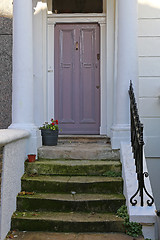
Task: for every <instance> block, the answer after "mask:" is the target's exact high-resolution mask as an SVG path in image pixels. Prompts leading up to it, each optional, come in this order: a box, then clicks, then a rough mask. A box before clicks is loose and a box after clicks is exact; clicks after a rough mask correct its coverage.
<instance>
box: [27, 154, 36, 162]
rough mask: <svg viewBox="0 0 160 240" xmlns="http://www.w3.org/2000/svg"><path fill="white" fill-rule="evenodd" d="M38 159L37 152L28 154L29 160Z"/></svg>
mask: <svg viewBox="0 0 160 240" xmlns="http://www.w3.org/2000/svg"><path fill="white" fill-rule="evenodd" d="M35 160H36V154H29V155H28V161H29V162H35Z"/></svg>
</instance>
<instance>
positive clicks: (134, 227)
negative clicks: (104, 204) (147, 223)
mask: <svg viewBox="0 0 160 240" xmlns="http://www.w3.org/2000/svg"><path fill="white" fill-rule="evenodd" d="M117 215H118V217H121V218H123V219H124V227H125V230H126V234H127V235H129V236H132V237H138V236H142V226H141V224H140V223H136V222H130V221H129V215H128V212H127V207H126V206H125V205H124V206H122V207H120V208H119V209H118V211H117Z"/></svg>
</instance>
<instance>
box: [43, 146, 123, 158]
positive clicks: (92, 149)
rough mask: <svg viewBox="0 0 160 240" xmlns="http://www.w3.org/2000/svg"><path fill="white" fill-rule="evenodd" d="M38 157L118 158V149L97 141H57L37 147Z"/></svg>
mask: <svg viewBox="0 0 160 240" xmlns="http://www.w3.org/2000/svg"><path fill="white" fill-rule="evenodd" d="M38 158H39V159H68V160H69V159H72V160H77V159H83V160H87V159H88V160H101V159H103V160H109V161H111V160H114V161H116V160H119V159H120V156H119V151H118V150H113V149H112V148H111V145H110V144H106V143H105V144H100V143H99V144H98V143H88V144H87V143H64V144H63V143H59V144H58V145H57V146H42V147H41V148H39V149H38Z"/></svg>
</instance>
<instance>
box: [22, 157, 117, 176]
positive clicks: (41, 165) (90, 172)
mask: <svg viewBox="0 0 160 240" xmlns="http://www.w3.org/2000/svg"><path fill="white" fill-rule="evenodd" d="M25 171H26V173H27V174H38V175H65V176H76V175H78V176H108V174H110V173H113V174H114V173H115V174H116V173H121V163H120V162H119V161H102V160H98V161H92V160H59V161H57V160H55V161H54V160H48V161H47V160H46V161H43V160H40V161H36V162H32V163H29V162H25Z"/></svg>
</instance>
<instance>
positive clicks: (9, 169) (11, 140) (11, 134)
mask: <svg viewBox="0 0 160 240" xmlns="http://www.w3.org/2000/svg"><path fill="white" fill-rule="evenodd" d="M28 137H29V133H28V132H27V131H24V130H16V129H5V130H0V146H4V150H3V162H2V183H1V207H0V239H1V240H3V239H4V238H5V236H6V234H7V233H8V231H9V230H10V224H11V216H12V214H13V212H14V211H15V210H16V196H17V194H18V192H20V190H21V177H22V175H23V173H24V161H25V159H26V143H27V138H28Z"/></svg>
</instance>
